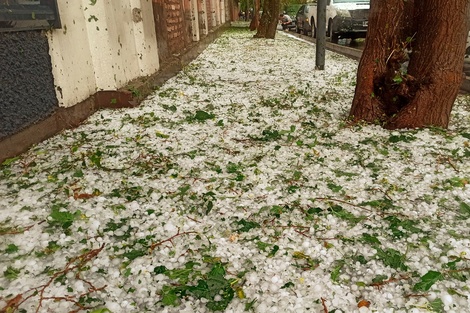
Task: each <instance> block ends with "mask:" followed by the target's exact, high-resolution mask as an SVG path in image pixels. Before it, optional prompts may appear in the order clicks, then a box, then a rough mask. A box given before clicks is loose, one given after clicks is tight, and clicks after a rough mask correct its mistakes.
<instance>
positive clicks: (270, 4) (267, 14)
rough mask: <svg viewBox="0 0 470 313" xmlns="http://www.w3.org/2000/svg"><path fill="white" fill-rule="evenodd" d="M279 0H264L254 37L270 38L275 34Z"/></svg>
mask: <svg viewBox="0 0 470 313" xmlns="http://www.w3.org/2000/svg"><path fill="white" fill-rule="evenodd" d="M279 7H280V0H264V1H263V15H262V16H261V20H260V25H259V27H258V32H257V33H256V35H255V36H254V37H255V38H270V39H274V37H275V36H276V28H277V24H278V22H279V17H278V16H279Z"/></svg>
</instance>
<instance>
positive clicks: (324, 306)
mask: <svg viewBox="0 0 470 313" xmlns="http://www.w3.org/2000/svg"><path fill="white" fill-rule="evenodd" d="M320 299H321V305H323V312H324V313H328V307H327V306H326V299H325V298H323V297H321V298H320Z"/></svg>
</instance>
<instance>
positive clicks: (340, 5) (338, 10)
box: [296, 0, 369, 42]
mask: <svg viewBox="0 0 470 313" xmlns="http://www.w3.org/2000/svg"><path fill="white" fill-rule="evenodd" d="M368 17H369V0H327V2H326V35H327V36H328V37H330V38H331V42H338V39H339V38H351V39H355V38H365V37H366V33H367V26H368ZM296 18H297V22H296V31H297V33H299V34H300V33H303V34H304V35H308V34H311V35H312V37H314V38H316V36H317V3H316V2H312V3H307V4H304V5H302V6H301V7H300V9H299V11H297V15H296Z"/></svg>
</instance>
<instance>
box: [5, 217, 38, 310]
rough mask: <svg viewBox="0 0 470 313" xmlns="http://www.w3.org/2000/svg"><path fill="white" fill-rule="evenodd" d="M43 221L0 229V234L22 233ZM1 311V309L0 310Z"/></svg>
mask: <svg viewBox="0 0 470 313" xmlns="http://www.w3.org/2000/svg"><path fill="white" fill-rule="evenodd" d="M44 222H45V220H44V221H40V222H39V223H36V224H33V225H29V226H26V227H24V228H16V229H9V230H3V231H0V236H3V235H18V234H22V233H24V232H25V231H28V230H30V229H31V228H33V227H34V226H36V225H40V224H42V223H44ZM0 313H1V311H0Z"/></svg>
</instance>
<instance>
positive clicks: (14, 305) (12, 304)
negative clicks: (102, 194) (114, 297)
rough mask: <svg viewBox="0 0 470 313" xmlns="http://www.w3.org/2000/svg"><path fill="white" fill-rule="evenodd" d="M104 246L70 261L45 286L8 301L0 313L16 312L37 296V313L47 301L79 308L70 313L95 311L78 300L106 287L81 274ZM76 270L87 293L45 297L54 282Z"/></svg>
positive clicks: (77, 277) (32, 289) (77, 276)
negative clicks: (94, 283) (67, 303)
mask: <svg viewBox="0 0 470 313" xmlns="http://www.w3.org/2000/svg"><path fill="white" fill-rule="evenodd" d="M104 246H105V245H104V244H103V245H101V247H99V248H97V249H93V250H90V251H88V252H86V253H83V254H81V255H79V256H77V257H74V258H71V259H70V260H69V261H68V263H67V264H66V265H65V267H64V268H63V269H62V270H60V271H58V272H55V273H54V274H53V275H52V276H50V278H49V280H48V281H47V282H46V283H45V284H44V285H41V286H38V287H34V288H31V289H30V290H28V291H26V292H24V293H22V294H18V295H16V296H15V297H14V298H12V299H10V300H9V301H7V303H6V305H5V307H3V308H0V313H7V312H8V313H10V312H15V311H17V310H18V309H19V308H20V306H21V305H22V304H23V303H24V302H26V301H27V300H29V299H31V298H33V297H36V296H38V297H39V302H38V305H37V307H36V311H35V312H36V313H38V312H39V311H40V309H41V307H42V306H43V302H45V301H47V300H53V301H54V302H60V301H66V302H71V303H73V305H75V306H77V307H78V308H77V309H75V310H72V311H70V312H69V313H77V312H79V311H81V310H90V309H93V307H87V306H84V305H83V304H81V303H80V302H79V300H77V299H80V298H82V297H85V296H88V295H90V294H91V293H94V292H97V291H101V290H104V289H105V288H106V285H104V286H102V287H98V288H97V287H95V286H94V285H93V284H92V283H91V282H89V281H87V280H85V279H83V278H82V277H81V276H80V272H81V269H82V268H83V267H84V266H85V265H86V264H87V263H88V262H90V261H91V260H92V259H94V258H95V257H96V256H97V255H98V254H99V253H100V252H101V251H102V250H103V248H104ZM74 270H77V272H76V273H75V278H76V279H77V280H81V281H83V282H84V283H86V284H87V285H88V286H89V287H88V290H87V291H86V292H84V293H82V294H80V295H74V296H45V295H44V294H45V292H46V290H47V289H48V288H49V287H50V286H51V285H52V284H53V283H54V281H55V280H56V279H57V278H58V277H60V276H62V275H67V274H68V273H70V272H73V271H74ZM28 293H31V294H30V295H28V296H26V294H28Z"/></svg>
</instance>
